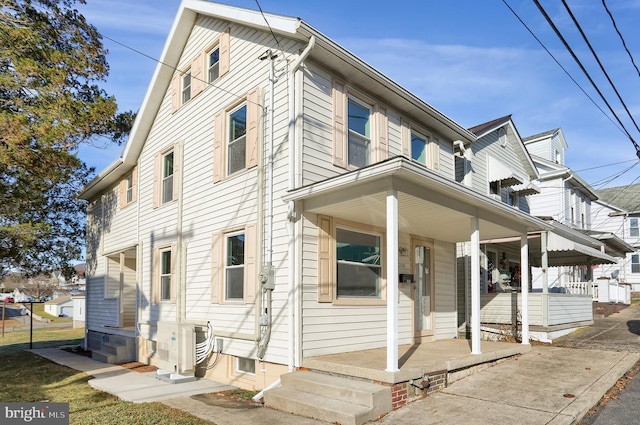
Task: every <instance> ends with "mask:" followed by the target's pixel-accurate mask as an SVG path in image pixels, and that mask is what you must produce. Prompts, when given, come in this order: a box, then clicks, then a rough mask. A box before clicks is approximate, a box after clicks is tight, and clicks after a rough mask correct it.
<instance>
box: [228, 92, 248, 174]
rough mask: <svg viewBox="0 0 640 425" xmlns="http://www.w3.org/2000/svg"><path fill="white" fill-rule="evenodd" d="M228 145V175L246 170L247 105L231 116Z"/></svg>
mask: <svg viewBox="0 0 640 425" xmlns="http://www.w3.org/2000/svg"><path fill="white" fill-rule="evenodd" d="M228 124H229V138H228V143H229V144H228V145H227V175H230V174H233V173H235V172H236V171H239V170H242V169H243V168H245V163H246V161H245V160H246V155H247V105H246V104H244V105H242V106H240V107H239V108H237V109H236V110H234V111H233V112H231V113H230V114H229V123H228Z"/></svg>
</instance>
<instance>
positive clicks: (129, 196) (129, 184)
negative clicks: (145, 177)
mask: <svg viewBox="0 0 640 425" xmlns="http://www.w3.org/2000/svg"><path fill="white" fill-rule="evenodd" d="M125 182H126V183H125V184H126V186H125V195H124V198H125V201H126V203H127V205H128V204H130V203H132V202H133V172H132V173H129V174H128V175H127V177H126V179H125Z"/></svg>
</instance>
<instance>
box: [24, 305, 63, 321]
mask: <svg viewBox="0 0 640 425" xmlns="http://www.w3.org/2000/svg"><path fill="white" fill-rule="evenodd" d="M22 305H24V306H25V307H27V308H30V307H31V304H30V303H23V304H22ZM33 312H34V313H35V314H37V315H38V316H40V317H42V318H43V319H51V321H53V322H56V323H59V322H70V321H71V320H73V318H72V317H58V316H54V315H52V314H49V313H45V312H44V304H36V303H34V304H33Z"/></svg>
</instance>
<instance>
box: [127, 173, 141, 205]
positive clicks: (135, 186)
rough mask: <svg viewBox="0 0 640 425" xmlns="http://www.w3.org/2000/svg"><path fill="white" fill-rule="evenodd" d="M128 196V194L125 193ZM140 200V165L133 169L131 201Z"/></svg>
mask: <svg viewBox="0 0 640 425" xmlns="http://www.w3.org/2000/svg"><path fill="white" fill-rule="evenodd" d="M125 196H126V195H125ZM137 200H138V166H137V165H136V166H135V167H133V170H132V171H131V202H136V201H137Z"/></svg>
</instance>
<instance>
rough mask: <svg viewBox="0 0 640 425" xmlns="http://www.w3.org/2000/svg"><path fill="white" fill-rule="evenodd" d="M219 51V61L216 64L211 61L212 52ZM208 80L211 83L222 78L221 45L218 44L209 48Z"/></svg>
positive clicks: (207, 53)
mask: <svg viewBox="0 0 640 425" xmlns="http://www.w3.org/2000/svg"><path fill="white" fill-rule="evenodd" d="M216 51H217V52H218V61H217V62H216V63H215V64H212V63H211V54H212V53H214V52H216ZM206 55H207V81H208V82H209V83H213V82H214V81H215V80H217V79H218V78H220V45H219V44H216V45H215V46H213V47H212V48H211V49H209V50H207V52H206ZM213 71H215V78H212V75H211V74H212V72H213Z"/></svg>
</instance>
